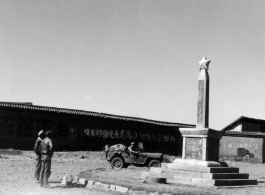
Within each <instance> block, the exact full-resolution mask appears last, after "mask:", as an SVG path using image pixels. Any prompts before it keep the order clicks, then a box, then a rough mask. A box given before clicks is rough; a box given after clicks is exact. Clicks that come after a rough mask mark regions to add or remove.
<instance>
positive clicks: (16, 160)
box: [0, 150, 265, 195]
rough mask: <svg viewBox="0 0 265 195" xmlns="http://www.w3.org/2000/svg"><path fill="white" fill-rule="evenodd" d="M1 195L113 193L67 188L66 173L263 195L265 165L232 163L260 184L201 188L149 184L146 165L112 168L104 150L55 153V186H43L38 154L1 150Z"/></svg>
mask: <svg viewBox="0 0 265 195" xmlns="http://www.w3.org/2000/svg"><path fill="white" fill-rule="evenodd" d="M0 155H1V157H0V195H2V194H3V195H9V194H14V195H16V194H17V195H22V194H23V195H24V194H25V195H31V194H32V195H33V194H34V195H35V194H37V195H46V194H47V195H48V194H49V195H51V194H59V195H70V194H75V195H79V194H88V195H89V194H91V195H92V194H98V195H100V194H102V195H107V194H110V193H109V192H101V191H91V190H89V189H88V188H64V187H61V185H60V183H59V182H60V178H62V177H63V176H64V175H66V174H72V175H77V174H79V173H80V172H82V173H81V174H80V175H81V176H83V177H85V178H87V179H91V180H95V181H101V182H103V183H109V184H116V185H121V186H127V187H130V188H131V189H134V190H147V191H149V192H155V191H157V192H159V194H162V193H165V192H168V193H171V194H196V195H198V194H220V195H224V194H229V195H239V194H240V195H242V194H252V195H262V194H265V165H264V164H252V163H244V162H228V164H229V166H234V167H239V168H240V172H242V173H250V178H256V179H258V181H259V183H258V185H257V186H254V187H253V186H251V187H237V188H215V187H210V188H208V187H198V186H194V185H187V184H183V183H182V184H181V183H179V184H176V185H167V184H157V185H152V184H146V183H142V182H141V179H140V178H139V177H140V176H141V173H142V172H144V171H148V169H147V168H145V167H135V166H129V167H128V168H127V169H122V170H119V171H114V170H112V169H111V168H110V165H109V163H108V162H106V160H105V158H104V153H102V152H55V154H54V157H53V159H52V174H51V178H50V181H51V186H52V187H51V188H50V189H45V188H40V186H39V184H38V183H35V182H34V179H33V175H34V166H35V157H36V156H35V154H34V152H32V151H21V152H19V153H17V151H7V152H4V151H3V150H0Z"/></svg>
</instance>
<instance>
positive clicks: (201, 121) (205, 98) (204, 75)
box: [196, 57, 211, 128]
mask: <svg viewBox="0 0 265 195" xmlns="http://www.w3.org/2000/svg"><path fill="white" fill-rule="evenodd" d="M210 62H211V60H207V59H206V57H203V59H202V60H201V61H200V62H199V64H200V65H199V70H200V73H199V78H198V102H197V126H196V127H197V128H207V127H208V125H209V83H210V77H209V74H208V69H209V64H210Z"/></svg>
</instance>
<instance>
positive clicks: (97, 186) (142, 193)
mask: <svg viewBox="0 0 265 195" xmlns="http://www.w3.org/2000/svg"><path fill="white" fill-rule="evenodd" d="M79 180H80V179H79ZM86 183H87V186H86V187H87V188H90V189H91V188H94V189H100V190H104V191H115V192H120V193H124V194H125V193H128V194H130V195H172V194H168V193H163V194H159V193H158V192H149V193H148V192H146V191H133V190H131V189H129V188H126V187H123V186H118V185H112V184H111V185H109V184H104V183H101V182H96V181H93V180H87V182H86Z"/></svg>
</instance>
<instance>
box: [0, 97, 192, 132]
mask: <svg viewBox="0 0 265 195" xmlns="http://www.w3.org/2000/svg"><path fill="white" fill-rule="evenodd" d="M1 107H8V108H15V109H24V110H35V111H43V112H53V113H60V114H71V115H83V116H93V117H100V118H106V119H115V120H125V121H133V122H141V123H147V124H153V125H161V126H171V127H185V128H189V127H195V125H190V124H182V123H172V122H164V121H155V120H149V119H143V118H136V117H128V116H118V115H111V114H106V113H100V112H91V111H84V110H73V109H66V108H56V107H47V106H37V105H30V104H25V103H24V104H23V103H17V102H16V103H12V102H0V108H1Z"/></svg>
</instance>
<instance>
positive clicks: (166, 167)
mask: <svg viewBox="0 0 265 195" xmlns="http://www.w3.org/2000/svg"><path fill="white" fill-rule="evenodd" d="M161 168H162V170H163V171H166V170H170V171H173V170H182V171H193V172H203V173H239V168H237V167H204V166H196V165H182V164H172V163H162V164H161Z"/></svg>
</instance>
